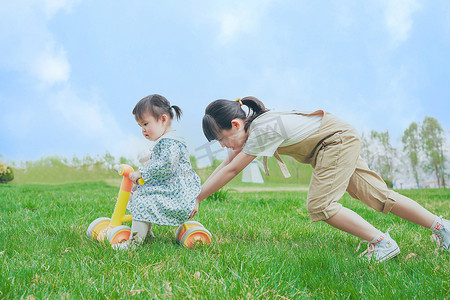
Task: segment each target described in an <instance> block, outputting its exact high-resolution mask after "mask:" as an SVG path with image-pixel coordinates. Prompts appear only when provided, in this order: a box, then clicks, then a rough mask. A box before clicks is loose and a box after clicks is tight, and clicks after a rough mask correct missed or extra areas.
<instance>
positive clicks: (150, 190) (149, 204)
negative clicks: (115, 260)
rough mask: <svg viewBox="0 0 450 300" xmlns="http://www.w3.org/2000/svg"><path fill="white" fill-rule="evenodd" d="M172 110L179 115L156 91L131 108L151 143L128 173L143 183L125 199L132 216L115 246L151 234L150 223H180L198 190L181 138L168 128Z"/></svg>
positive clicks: (133, 243) (124, 245) (137, 241)
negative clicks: (144, 159) (127, 235)
mask: <svg viewBox="0 0 450 300" xmlns="http://www.w3.org/2000/svg"><path fill="white" fill-rule="evenodd" d="M173 111H175V113H176V116H177V119H179V118H180V116H181V114H182V111H181V109H180V108H179V107H178V106H176V105H170V103H169V101H168V100H167V99H166V98H165V97H163V96H161V95H156V94H155V95H150V96H147V97H145V98H143V99H142V100H140V101H139V102H138V103H137V104H136V106H135V108H134V109H133V115H134V117H135V119H136V121H137V123H138V124H139V126H140V127H141V128H142V134H143V135H144V137H145V138H146V139H148V140H150V141H154V142H155V143H154V147H153V148H152V149H151V151H150V156H149V157H148V161H147V162H146V164H145V166H144V167H141V168H139V170H138V171H136V172H134V173H131V174H130V176H129V178H130V180H131V181H133V182H134V183H137V182H138V181H139V179H140V178H142V179H143V180H144V181H145V184H143V185H142V186H139V185H137V186H136V188H134V192H133V194H132V196H131V197H130V198H131V199H130V201H129V202H128V206H127V208H128V210H129V211H130V213H131V216H132V219H133V221H132V226H131V236H130V239H129V240H128V241H127V242H125V243H122V244H116V245H114V246H113V247H114V248H115V249H127V248H130V247H132V248H134V247H136V245H139V244H141V243H142V242H143V241H144V239H145V237H146V236H147V235H152V233H151V224H157V225H171V226H178V225H181V224H183V223H184V222H185V221H186V220H187V219H188V218H189V215H190V214H191V212H192V210H193V208H194V205H195V198H196V197H197V196H198V194H199V193H200V190H201V184H200V178H199V176H198V175H197V174H196V173H195V171H194V169H193V168H192V166H191V163H190V160H189V153H188V150H187V147H186V143H185V141H184V140H183V139H182V138H181V137H179V136H177V135H176V133H175V131H174V130H172V128H171V122H172V120H173V117H174V113H173Z"/></svg>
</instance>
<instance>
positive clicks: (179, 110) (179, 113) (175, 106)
mask: <svg viewBox="0 0 450 300" xmlns="http://www.w3.org/2000/svg"><path fill="white" fill-rule="evenodd" d="M170 108H173V110H174V111H175V115H176V117H177V120H179V119H180V118H181V116H182V115H183V111H182V110H181V108H180V107H179V106H177V105H172V106H171V107H170Z"/></svg>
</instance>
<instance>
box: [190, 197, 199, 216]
mask: <svg viewBox="0 0 450 300" xmlns="http://www.w3.org/2000/svg"><path fill="white" fill-rule="evenodd" d="M199 204H200V201H198V199H195V206H194V209H193V210H192V212H191V215H190V216H189V219H192V218H193V217H194V216H195V215H196V214H197V212H198V207H199Z"/></svg>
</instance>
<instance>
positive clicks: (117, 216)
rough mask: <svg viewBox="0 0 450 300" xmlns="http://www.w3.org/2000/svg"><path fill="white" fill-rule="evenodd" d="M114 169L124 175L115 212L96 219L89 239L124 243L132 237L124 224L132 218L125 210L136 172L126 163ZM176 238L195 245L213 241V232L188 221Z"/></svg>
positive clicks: (92, 224)
mask: <svg viewBox="0 0 450 300" xmlns="http://www.w3.org/2000/svg"><path fill="white" fill-rule="evenodd" d="M114 169H115V170H116V171H117V172H118V173H119V175H121V176H123V179H122V183H121V185H120V190H119V196H118V198H117V202H116V206H115V207H114V212H113V214H112V216H111V218H106V217H102V218H98V219H95V220H94V221H93V222H92V223H91V224H90V225H89V227H88V229H87V231H86V235H87V237H88V238H89V239H92V240H97V241H104V240H105V239H108V241H109V243H110V244H111V245H114V244H118V243H123V242H125V241H127V240H128V239H129V238H130V234H131V228H130V227H129V226H126V225H122V224H123V223H124V222H131V220H132V218H131V215H125V212H126V209H127V204H128V199H129V198H130V194H131V188H132V187H133V182H132V181H131V180H130V179H129V175H130V174H131V173H133V172H134V170H133V168H132V167H131V166H129V165H126V164H121V165H116V166H115V167H114ZM144 183H145V182H144V180H143V179H142V178H141V179H139V184H140V185H143V184H144ZM175 239H176V240H177V242H178V243H180V244H182V245H184V246H186V247H193V246H194V245H197V244H209V243H210V242H211V233H210V232H209V231H208V230H207V229H206V228H205V227H203V225H202V224H200V223H199V222H195V221H188V222H186V223H184V224H182V225H180V226H179V227H178V229H177V231H176V233H175Z"/></svg>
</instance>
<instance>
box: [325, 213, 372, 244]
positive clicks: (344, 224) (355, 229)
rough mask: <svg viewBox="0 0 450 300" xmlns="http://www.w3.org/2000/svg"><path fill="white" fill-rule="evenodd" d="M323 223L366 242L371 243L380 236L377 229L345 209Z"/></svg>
mask: <svg viewBox="0 0 450 300" xmlns="http://www.w3.org/2000/svg"><path fill="white" fill-rule="evenodd" d="M325 222H326V223H328V224H330V225H331V226H333V227H335V228H337V229H340V230H342V231H345V232H347V233H350V234H352V235H354V236H357V237H359V238H361V239H363V240H366V241H372V240H373V239H375V238H376V237H377V236H378V235H379V234H380V231H379V230H378V229H376V228H375V227H373V226H372V225H371V224H370V223H369V222H367V221H366V220H364V219H363V218H362V217H361V216H360V215H358V214H357V213H355V212H354V211H352V210H350V209H348V208H345V207H342V208H341V210H339V212H338V213H337V214H335V215H334V216H332V217H331V218H329V219H328V220H325Z"/></svg>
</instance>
